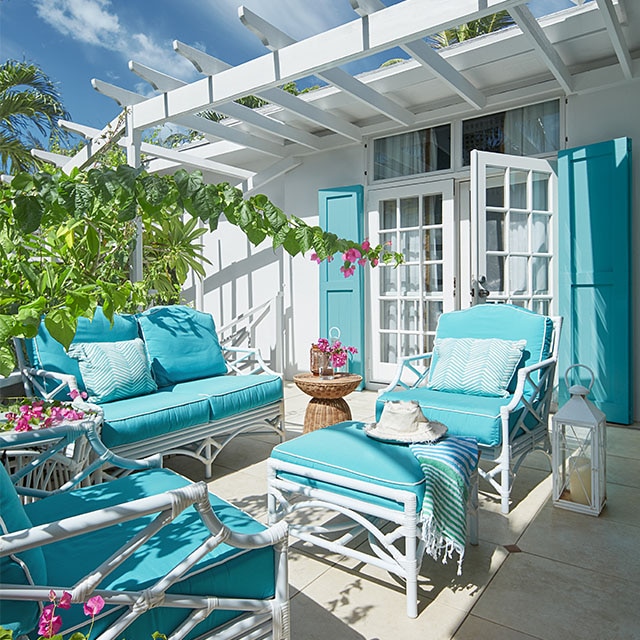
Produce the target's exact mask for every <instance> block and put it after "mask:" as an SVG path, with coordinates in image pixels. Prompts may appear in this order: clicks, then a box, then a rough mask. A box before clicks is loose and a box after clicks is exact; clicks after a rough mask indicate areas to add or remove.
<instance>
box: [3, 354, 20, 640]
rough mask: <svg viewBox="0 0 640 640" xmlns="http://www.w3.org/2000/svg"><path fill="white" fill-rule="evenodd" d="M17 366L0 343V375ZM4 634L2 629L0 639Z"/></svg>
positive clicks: (6, 374)
mask: <svg viewBox="0 0 640 640" xmlns="http://www.w3.org/2000/svg"><path fill="white" fill-rule="evenodd" d="M15 368H16V361H15V359H14V357H13V349H12V348H11V347H10V346H9V345H8V344H1V345H0V375H2V376H5V377H6V376H8V375H9V374H10V373H11V372H12V371H14V370H15ZM2 638H3V635H2V632H1V631H0V640H2Z"/></svg>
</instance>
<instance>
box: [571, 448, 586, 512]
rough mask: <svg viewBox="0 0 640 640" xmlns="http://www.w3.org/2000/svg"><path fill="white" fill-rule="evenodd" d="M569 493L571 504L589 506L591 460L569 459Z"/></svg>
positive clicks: (581, 458)
mask: <svg viewBox="0 0 640 640" xmlns="http://www.w3.org/2000/svg"><path fill="white" fill-rule="evenodd" d="M570 462H571V473H570V475H569V491H570V492H571V502H577V503H578V504H591V460H590V459H589V458H583V457H578V456H576V457H574V458H570Z"/></svg>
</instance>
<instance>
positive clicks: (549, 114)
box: [462, 100, 560, 166]
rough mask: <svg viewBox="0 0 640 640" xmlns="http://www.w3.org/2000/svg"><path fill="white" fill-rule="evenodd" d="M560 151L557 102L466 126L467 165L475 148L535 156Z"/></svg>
mask: <svg viewBox="0 0 640 640" xmlns="http://www.w3.org/2000/svg"><path fill="white" fill-rule="evenodd" d="M559 148H560V104H559V102H558V101H557V100H550V101H549V102H542V103H540V104H534V105H530V106H528V107H521V108H519V109H511V110H510V111H503V112H501V113H494V114H491V115H488V116H481V117H479V118H471V119H470V120H464V121H463V123H462V158H463V163H464V164H465V166H466V165H469V164H470V163H471V162H470V160H471V151H472V149H478V150H479V151H493V152H494V153H509V154H511V155H516V156H533V155H538V154H540V153H551V152H554V151H558V149H559Z"/></svg>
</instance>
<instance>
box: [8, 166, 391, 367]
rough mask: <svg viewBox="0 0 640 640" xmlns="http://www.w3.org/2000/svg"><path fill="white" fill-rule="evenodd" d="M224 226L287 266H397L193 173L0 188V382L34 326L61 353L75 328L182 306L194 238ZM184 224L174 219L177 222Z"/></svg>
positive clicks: (30, 180)
mask: <svg viewBox="0 0 640 640" xmlns="http://www.w3.org/2000/svg"><path fill="white" fill-rule="evenodd" d="M222 215H224V216H225V218H226V219H227V220H228V222H230V223H231V224H233V225H235V226H237V227H239V228H240V229H241V230H242V231H243V232H244V233H245V235H246V236H247V238H248V239H249V241H250V242H251V243H252V244H253V245H258V244H260V243H261V242H263V241H264V240H265V239H267V238H270V239H271V241H272V246H273V248H274V249H277V248H279V247H282V248H283V249H284V250H285V251H286V252H287V253H289V254H290V255H292V256H295V255H297V254H299V253H306V252H307V251H313V256H312V257H313V259H315V260H317V261H322V260H327V259H331V258H332V257H333V256H334V255H335V254H336V253H340V254H341V255H342V258H343V261H344V266H343V273H344V275H345V277H346V276H349V275H351V274H352V273H353V271H354V269H355V268H356V265H364V264H367V263H369V264H371V265H373V266H375V265H376V264H378V261H380V260H382V261H383V262H385V263H391V262H394V261H395V263H396V264H399V263H400V262H402V256H401V255H400V254H397V253H393V252H389V251H388V250H387V248H386V247H382V246H380V245H378V246H377V247H371V246H370V244H369V242H368V241H365V242H363V243H358V242H355V241H352V240H347V239H344V238H339V237H337V236H336V235H335V234H332V233H328V232H326V231H323V230H322V229H321V228H320V227H317V226H310V225H308V224H306V223H305V222H304V221H303V220H301V219H300V218H297V217H296V216H286V215H285V214H284V213H283V212H282V211H281V210H280V209H279V208H278V207H276V206H275V205H274V204H273V203H272V202H270V201H269V200H268V198H267V197H266V196H264V195H260V194H259V195H254V196H251V197H250V198H248V199H243V196H242V192H241V191H240V190H239V189H236V188H235V187H232V186H230V185H229V184H228V183H221V184H206V183H205V182H204V180H203V177H202V174H201V173H200V172H199V171H195V172H193V173H188V172H187V171H185V170H184V169H181V170H179V171H177V172H176V173H175V174H174V175H172V176H160V175H157V174H148V173H146V172H145V171H144V170H143V169H134V168H133V167H130V166H128V165H121V166H118V167H117V168H116V169H112V168H109V167H95V168H92V169H89V170H88V171H82V172H81V171H78V170H74V171H72V172H71V175H67V174H65V173H64V172H63V171H62V170H61V169H50V170H48V171H40V172H37V173H35V174H29V173H20V174H18V175H16V176H15V177H14V178H13V179H12V181H11V182H10V183H9V184H2V185H0V374H3V375H7V374H8V373H10V372H11V371H12V370H13V368H14V356H13V350H12V348H11V339H12V338H13V337H32V336H34V335H35V334H36V332H37V328H38V326H39V323H40V319H41V317H42V316H43V315H44V316H45V325H46V327H47V329H48V330H49V332H50V333H51V335H52V336H53V337H54V338H55V339H56V340H58V342H60V343H61V344H63V345H64V346H65V347H68V346H69V344H70V343H71V340H72V339H73V337H74V335H75V331H76V326H77V321H78V318H79V317H81V316H87V317H93V313H94V311H95V309H96V307H97V305H98V304H100V305H102V307H103V310H104V313H105V315H106V316H107V317H108V318H112V317H113V313H115V312H118V311H137V310H139V309H140V308H146V307H147V306H149V305H150V304H155V303H158V302H162V303H170V302H177V301H179V300H180V290H181V286H182V285H183V284H184V282H185V279H186V278H187V275H188V273H189V270H190V269H193V270H194V271H195V272H196V273H199V274H201V275H203V274H204V268H203V263H205V262H206V259H205V257H204V256H203V254H202V247H201V245H200V242H199V239H200V236H201V235H202V234H203V233H204V232H205V227H208V229H209V230H210V231H215V230H216V229H217V227H218V222H219V220H220V217H221V216H222ZM183 217H184V220H183ZM137 220H139V221H140V222H141V224H142V229H143V238H144V248H145V251H146V252H147V254H146V256H145V261H146V262H145V269H144V276H143V279H142V280H141V281H139V282H133V281H132V279H131V275H130V263H131V256H132V253H133V251H134V249H135V243H136V237H137Z"/></svg>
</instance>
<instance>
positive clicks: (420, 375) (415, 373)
mask: <svg viewBox="0 0 640 640" xmlns="http://www.w3.org/2000/svg"><path fill="white" fill-rule="evenodd" d="M432 356H433V352H431V351H430V352H428V353H419V354H417V355H415V356H405V357H404V358H401V359H400V362H399V363H398V367H397V368H396V373H395V375H394V377H393V380H392V381H391V382H390V383H389V384H388V385H387V386H386V387H385V388H384V389H380V391H379V392H378V394H382V393H386V392H387V391H393V390H394V389H395V388H396V387H398V386H399V387H402V388H403V389H415V388H416V387H419V386H421V385H422V384H423V382H424V381H425V379H426V377H427V375H428V374H429V367H426V369H425V370H424V371H420V370H419V369H418V368H417V367H416V366H415V363H417V362H418V361H421V360H431V357H432ZM407 374H408V376H409V377H410V378H411V379H412V381H411V382H407V381H406V379H405V380H403V377H405V378H406V377H407Z"/></svg>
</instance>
